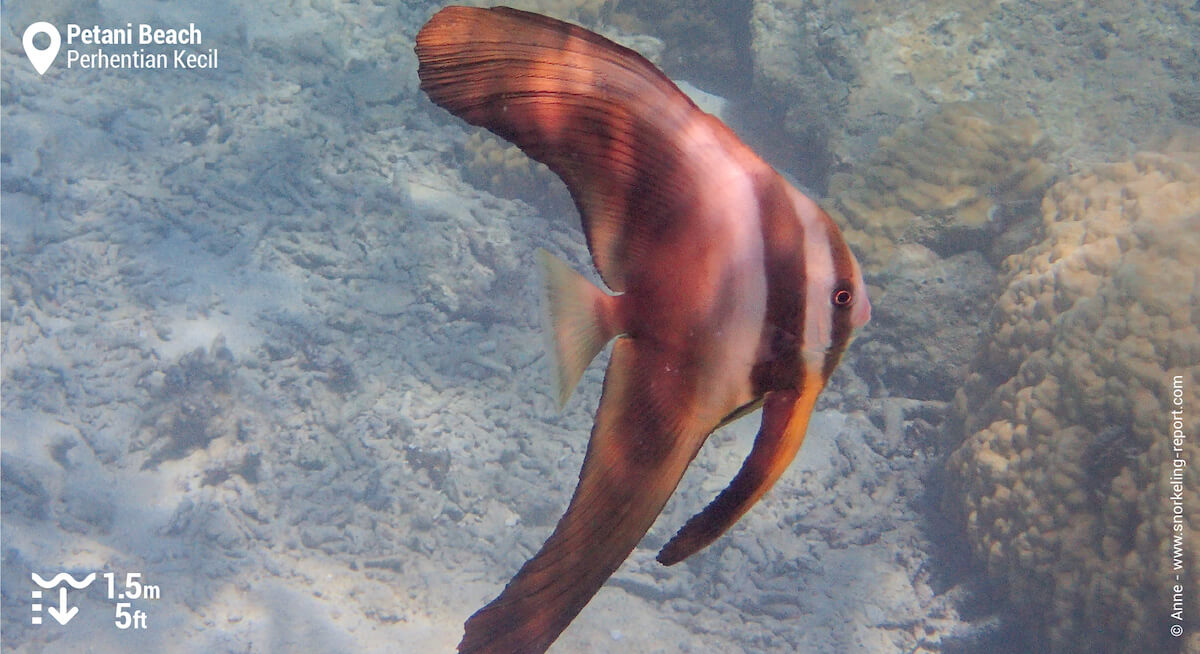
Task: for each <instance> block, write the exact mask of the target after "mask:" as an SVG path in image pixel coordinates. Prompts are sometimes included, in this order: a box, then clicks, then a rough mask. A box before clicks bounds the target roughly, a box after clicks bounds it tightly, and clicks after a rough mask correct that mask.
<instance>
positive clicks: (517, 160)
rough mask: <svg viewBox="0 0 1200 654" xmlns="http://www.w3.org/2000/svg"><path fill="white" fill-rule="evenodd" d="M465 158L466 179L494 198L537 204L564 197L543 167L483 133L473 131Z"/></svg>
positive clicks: (548, 170)
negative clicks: (494, 196) (555, 195)
mask: <svg viewBox="0 0 1200 654" xmlns="http://www.w3.org/2000/svg"><path fill="white" fill-rule="evenodd" d="M463 158H464V159H465V161H464V162H463V173H462V175H463V179H464V180H466V181H467V182H470V183H471V184H473V185H475V186H476V187H478V188H481V189H483V190H485V191H488V192H489V193H492V194H494V195H498V196H500V197H506V198H510V199H515V200H525V201H528V202H536V201H539V200H541V199H544V198H546V197H548V196H551V195H553V194H555V193H557V194H565V191H562V190H560V189H561V183H560V182H558V178H557V177H555V176H554V173H552V172H550V169H549V168H547V167H546V166H545V165H544V164H540V163H538V162H536V161H534V160H533V159H530V158H529V157H527V156H525V153H524V152H521V150H520V148H518V147H517V146H515V145H511V144H508V143H505V142H504V141H502V140H500V139H499V138H497V137H495V136H492V135H491V134H489V133H487V132H485V131H483V130H473V131H472V132H471V135H470V136H468V137H467V142H466V147H465V151H464V153H463ZM552 190H553V191H554V192H552Z"/></svg>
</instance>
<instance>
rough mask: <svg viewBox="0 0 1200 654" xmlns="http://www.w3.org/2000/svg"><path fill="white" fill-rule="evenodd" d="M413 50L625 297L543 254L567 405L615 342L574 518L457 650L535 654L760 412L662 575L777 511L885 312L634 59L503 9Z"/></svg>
mask: <svg viewBox="0 0 1200 654" xmlns="http://www.w3.org/2000/svg"><path fill="white" fill-rule="evenodd" d="M416 52H417V58H418V59H419V61H420V67H419V70H418V73H419V76H420V78H421V89H422V90H424V91H425V93H427V94H428V95H429V97H430V99H432V100H433V102H435V103H436V104H438V105H440V106H442V107H443V108H445V109H447V110H448V111H450V112H451V113H453V114H455V115H456V116H459V117H460V118H462V119H464V120H466V121H467V122H469V123H471V124H474V125H479V126H482V127H486V128H487V129H489V130H491V131H492V132H494V133H495V134H497V135H499V136H501V137H503V138H505V139H507V140H509V141H511V142H513V143H515V144H516V145H517V146H518V147H520V148H521V149H522V150H524V151H525V153H526V154H528V155H529V156H530V157H532V158H534V159H536V160H538V161H541V162H543V163H545V164H546V165H547V166H549V167H550V169H551V170H553V171H554V172H555V173H557V174H558V176H559V177H561V178H562V179H563V181H564V182H566V184H567V188H568V189H569V191H570V193H571V197H572V198H573V199H574V201H575V205H576V207H577V208H578V209H579V213H580V214H581V216H582V219H583V227H584V232H585V234H586V237H587V243H588V248H589V250H590V251H591V254H592V260H593V262H594V263H595V265H596V268H597V270H598V271H599V273H600V277H601V279H603V281H604V283H605V284H606V285H607V286H608V287H609V288H610V289H612V290H613V291H615V292H616V293H618V294H617V295H610V294H608V293H606V292H604V291H602V290H600V289H599V288H596V287H595V286H594V285H593V284H591V283H590V282H588V281H586V280H585V279H584V278H583V277H582V276H580V275H579V274H578V273H575V272H573V271H571V270H570V269H569V268H568V267H567V266H566V264H564V263H562V262H559V261H557V260H555V259H553V257H550V256H549V255H548V254H543V255H542V261H543V265H544V267H545V268H546V279H547V287H548V290H549V291H550V293H549V295H550V300H551V308H550V314H551V322H552V325H553V330H554V339H555V343H556V347H555V349H556V354H557V355H558V358H559V361H558V381H559V384H560V386H559V399H560V401H561V400H564V399H565V398H566V396H567V394H569V392H570V390H571V387H572V386H573V385H574V384H575V382H576V381H578V379H579V376H580V374H581V373H582V371H583V369H584V368H585V367H586V366H587V365H588V363H589V362H590V361H591V359H592V357H594V356H595V355H596V354H597V353H598V352H599V351H600V350H601V349H602V348H603V347H604V346H605V345H606V344H607V343H608V342H609V341H611V340H613V339H614V338H615V339H616V340H615V343H614V345H613V349H612V358H611V360H610V361H609V364H608V370H607V372H606V373H605V378H604V390H603V395H602V397H601V399H600V407H599V409H598V410H597V412H596V421H595V425H594V426H593V427H592V435H591V440H590V441H589V442H588V448H587V455H586V456H585V458H584V462H583V470H582V471H581V472H580V475H579V485H578V486H577V487H576V489H575V494H574V496H573V497H572V498H571V503H570V506H569V507H568V508H567V512H566V514H564V515H563V517H562V519H561V520H559V522H558V526H557V527H556V528H555V529H554V533H553V534H552V535H551V536H550V538H549V540H547V541H546V543H545V544H544V545H543V546H542V549H541V550H540V551H539V552H538V553H537V554H536V555H534V557H533V558H531V559H530V560H529V561H528V562H526V563H525V565H524V566H523V567H522V568H521V570H520V571H519V572H518V573H517V575H516V576H515V577H513V579H512V580H511V581H510V582H509V583H508V585H507V586H506V587H505V589H504V591H503V592H502V593H500V596H499V597H497V598H496V599H495V600H493V601H492V602H491V603H490V604H488V605H487V606H485V607H483V608H482V609H480V610H479V611H478V612H477V613H475V614H474V615H473V616H471V617H470V619H468V620H467V622H466V634H465V635H464V636H463V639H462V642H461V643H460V644H459V646H458V649H459V651H460V652H495V653H499V652H542V651H545V650H546V649H547V648H548V647H549V646H550V644H551V643H552V642H554V640H555V638H557V637H558V635H559V634H560V633H562V631H563V629H565V628H566V627H567V625H568V624H569V623H570V622H571V620H572V619H574V618H575V616H576V615H577V614H578V613H579V611H580V610H582V609H583V607H584V605H586V604H587V603H588V601H589V600H591V598H592V596H593V595H595V594H596V592H597V591H598V590H599V589H600V587H601V586H602V585H604V582H605V581H606V580H607V579H608V578H609V577H610V576H611V575H612V574H613V572H615V571H616V569H617V568H618V567H619V566H620V565H621V562H622V561H624V560H625V558H626V557H627V556H628V555H629V553H630V552H631V551H632V550H633V548H634V546H636V545H637V543H638V541H640V540H641V538H642V536H643V535H645V533H646V531H647V530H648V529H649V528H650V525H651V524H652V523H653V522H654V519H655V518H656V517H657V516H658V514H659V512H660V511H661V510H662V507H663V505H664V504H665V503H666V501H667V498H668V497H669V496H670V495H671V493H672V492H673V491H674V490H675V486H676V485H677V484H678V483H679V479H680V477H682V476H683V472H684V469H685V468H687V466H688V464H689V463H690V462H691V461H692V458H693V457H695V455H696V452H697V450H699V448H700V446H701V444H703V443H704V441H705V439H706V438H708V435H709V434H710V433H712V432H713V430H714V429H716V428H717V427H719V426H721V425H723V424H725V423H726V422H728V421H730V420H732V419H734V418H736V417H739V416H741V415H742V414H744V413H747V412H749V411H750V410H752V409H754V408H757V407H758V406H759V405H761V406H762V408H763V420H762V427H761V428H760V430H759V433H758V437H757V438H756V440H755V442H754V447H753V449H752V451H751V452H750V455H749V457H748V458H747V459H746V461H745V463H743V465H742V468H741V471H740V472H738V474H737V476H736V477H734V479H733V482H732V483H731V484H730V485H729V487H728V488H726V489H725V490H724V491H723V492H721V493H720V495H718V497H717V498H716V500H714V501H713V502H712V503H711V504H709V505H708V506H707V507H706V508H705V509H704V510H703V511H701V512H700V513H699V514H697V515H696V516H695V517H693V518H692V519H691V520H689V521H688V523H687V524H686V525H685V526H684V527H683V529H681V530H680V531H679V533H678V534H677V535H676V536H675V537H674V538H673V539H671V541H670V542H668V543H667V544H666V546H665V547H663V549H662V551H661V552H660V553H659V555H658V560H659V561H661V562H662V563H664V564H667V565H671V564H674V563H677V562H679V561H682V560H683V559H685V558H687V557H688V556H689V555H691V554H692V553H694V552H696V551H697V550H699V549H701V548H703V547H705V546H706V545H708V544H709V543H711V542H712V541H713V540H715V539H716V538H717V537H718V536H720V535H721V534H722V533H723V532H724V531H725V530H726V529H728V528H729V527H730V526H731V525H732V524H733V523H734V522H736V521H737V519H738V518H740V517H741V516H742V514H744V513H745V512H746V511H747V509H749V508H750V506H751V505H753V504H754V502H756V501H757V500H758V499H759V498H760V497H762V495H763V493H765V492H766V491H767V489H769V488H770V487H771V485H772V484H774V482H775V481H776V480H777V479H778V478H779V476H780V474H782V473H783V471H784V469H786V468H787V466H788V464H789V463H791V461H792V458H793V457H794V456H795V454H796V451H797V450H798V449H799V447H800V444H801V442H802V441H803V440H804V434H805V430H806V428H807V426H808V418H809V415H810V414H811V413H812V410H813V405H814V404H815V402H816V398H817V394H818V393H820V391H821V389H822V388H823V387H824V386H825V382H826V380H828V378H829V375H830V374H831V373H832V372H833V369H834V367H835V366H836V365H837V363H838V360H839V359H840V357H841V355H842V352H843V350H844V349H845V348H846V345H847V343H848V342H849V340H850V337H851V333H852V331H853V330H854V329H855V328H857V327H861V326H862V325H863V324H865V323H866V322H867V320H868V319H869V318H870V312H871V309H870V303H869V302H868V300H867V294H866V291H865V288H864V286H863V281H862V275H861V273H860V271H859V266H858V263H857V262H856V261H855V259H854V256H853V255H852V254H851V253H850V250H849V249H848V248H847V247H846V244H845V242H844V240H843V239H842V236H841V233H840V232H839V231H838V229H837V227H836V226H835V225H834V223H833V222H832V221H831V220H830V219H829V216H828V215H827V214H826V213H825V212H824V211H822V210H821V209H820V208H819V207H818V206H817V205H816V204H815V203H813V201H812V200H810V199H809V198H808V197H806V196H805V195H803V194H802V193H800V192H799V191H797V190H796V189H795V188H793V187H792V186H791V185H790V184H788V183H787V182H786V181H785V180H784V179H783V178H782V177H781V176H780V175H779V174H778V173H776V172H775V170H773V169H772V168H771V167H770V166H769V165H768V164H766V163H765V162H764V161H763V160H762V159H760V158H759V157H758V156H757V155H756V154H755V153H754V152H752V151H751V150H750V149H749V148H748V147H746V146H745V145H744V144H743V143H742V142H741V141H740V140H738V138H737V136H736V135H734V133H733V132H732V131H730V129H729V128H728V127H726V126H725V125H724V124H723V123H721V121H719V120H717V119H716V118H714V117H713V116H710V115H708V114H706V113H704V112H702V111H701V110H700V109H698V108H697V107H696V105H695V104H693V103H692V101H691V100H689V99H688V97H687V96H686V95H684V94H683V93H682V92H681V91H680V90H679V89H678V88H677V87H676V86H675V85H674V84H673V83H672V82H671V81H670V80H669V79H668V78H667V77H666V76H665V75H664V74H663V73H662V72H660V71H659V70H658V69H657V68H655V67H654V65H653V64H651V63H650V62H649V61H647V60H646V59H644V58H642V57H641V56H640V55H638V54H637V53H636V52H634V51H632V50H630V49H628V48H624V47H622V46H619V45H617V44H615V43H612V42H611V41H608V40H607V39H605V38H603V37H601V36H599V35H597V34H594V33H592V32H589V31H587V30H585V29H583V28H580V27H577V26H574V25H570V24H568V23H563V22H560V21H557V20H554V19H551V18H547V17H545V16H540V15H537V14H532V13H528V12H524V11H518V10H515V9H509V8H504V7H499V8H493V9H480V8H470V7H447V8H445V9H443V10H441V11H439V12H438V13H437V14H436V15H434V16H433V18H431V19H430V20H429V22H428V23H427V24H426V25H425V26H424V27H423V28H422V29H421V31H420V33H419V34H417V45H416Z"/></svg>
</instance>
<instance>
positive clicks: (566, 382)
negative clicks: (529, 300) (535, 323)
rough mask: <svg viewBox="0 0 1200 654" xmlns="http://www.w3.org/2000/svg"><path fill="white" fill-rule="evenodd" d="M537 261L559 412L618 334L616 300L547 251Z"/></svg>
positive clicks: (540, 250) (539, 254)
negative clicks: (584, 373) (591, 364)
mask: <svg viewBox="0 0 1200 654" xmlns="http://www.w3.org/2000/svg"><path fill="white" fill-rule="evenodd" d="M538 261H539V262H541V264H542V275H543V277H542V278H543V280H544V282H545V286H546V317H547V320H546V322H547V323H548V324H547V326H546V327H547V329H546V330H545V333H546V334H547V335H549V336H550V338H551V344H550V346H551V349H552V350H553V351H554V381H555V389H556V390H557V393H558V394H557V399H558V407H559V408H560V409H561V408H562V407H563V405H565V404H566V403H567V398H569V397H571V392H572V391H574V390H575V386H576V384H578V383H579V378H580V377H582V376H583V371H584V370H585V369H587V367H588V364H589V363H591V362H592V359H595V358H596V355H597V354H599V353H600V350H603V349H604V346H605V345H606V344H608V342H609V341H611V340H612V339H613V337H614V336H616V335H617V333H618V328H617V325H616V316H615V315H614V314H615V309H616V298H614V297H613V296H611V295H609V294H607V293H605V292H604V291H602V290H600V289H599V288H597V287H596V285H595V284H593V283H591V282H590V281H588V280H587V278H586V277H584V276H583V275H581V274H579V273H577V272H575V271H574V270H572V269H571V267H570V266H568V265H567V263H566V262H565V261H563V260H562V259H559V258H558V257H556V256H554V255H553V254H550V253H549V252H547V251H546V250H542V249H539V250H538Z"/></svg>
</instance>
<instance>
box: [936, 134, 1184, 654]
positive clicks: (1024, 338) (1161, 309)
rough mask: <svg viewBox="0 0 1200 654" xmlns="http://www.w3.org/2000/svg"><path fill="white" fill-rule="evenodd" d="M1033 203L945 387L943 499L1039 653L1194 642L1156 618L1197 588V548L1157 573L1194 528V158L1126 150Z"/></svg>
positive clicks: (1164, 617)
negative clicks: (956, 439) (1035, 236)
mask: <svg viewBox="0 0 1200 654" xmlns="http://www.w3.org/2000/svg"><path fill="white" fill-rule="evenodd" d="M1042 212H1043V228H1044V240H1042V241H1041V242H1040V243H1038V244H1037V245H1035V246H1033V247H1032V248H1030V249H1029V250H1028V251H1026V252H1024V253H1022V254H1018V255H1014V256H1013V257H1010V258H1009V259H1008V260H1007V262H1006V268H1007V273H1008V276H1009V280H1008V282H1007V287H1006V289H1005V290H1004V292H1003V293H1002V295H1001V297H1000V299H999V301H998V302H997V304H996V306H995V308H994V310H993V313H992V317H991V325H990V329H989V336H988V338H987V340H986V341H985V344H984V347H983V348H982V349H981V352H980V354H979V357H978V359H977V361H976V364H975V370H976V372H974V373H972V374H971V375H970V377H969V378H968V380H967V384H966V385H965V387H964V389H963V390H962V391H961V392H960V393H959V394H958V396H957V398H956V408H955V413H956V418H957V420H958V421H959V423H960V424H961V427H962V429H963V433H965V434H966V439H965V441H964V442H963V443H962V444H961V446H960V447H959V448H958V449H957V450H956V451H955V452H954V453H953V454H952V455H951V457H950V458H949V460H948V463H947V468H948V469H947V472H948V475H949V482H950V485H949V492H948V493H947V495H946V503H947V505H948V506H947V508H948V509H949V510H950V511H951V512H952V513H953V514H954V515H955V516H956V517H957V518H958V520H960V524H961V525H962V526H963V527H964V528H965V530H966V534H967V538H968V541H969V543H970V545H971V547H972V549H973V551H974V554H975V555H976V556H977V557H978V558H979V559H980V560H982V561H984V562H985V563H986V566H987V571H988V573H989V574H990V576H992V577H993V578H994V579H996V580H998V581H999V582H1000V583H1001V584H1002V585H1003V586H1004V587H1006V588H1007V592H1008V595H1009V597H1010V599H1011V600H1012V602H1013V605H1014V606H1015V607H1017V609H1018V611H1020V612H1021V613H1022V614H1023V616H1024V617H1025V618H1026V619H1027V620H1028V621H1029V622H1030V623H1031V624H1033V625H1035V626H1037V627H1039V628H1040V629H1041V630H1042V636H1043V637H1044V638H1045V641H1046V642H1047V643H1048V645H1049V651H1156V652H1166V651H1175V650H1174V648H1176V647H1182V648H1183V649H1184V650H1185V651H1197V648H1198V647H1200V640H1198V639H1197V636H1195V635H1188V634H1185V635H1184V639H1185V640H1184V641H1180V640H1177V639H1175V638H1172V637H1171V636H1170V635H1169V634H1168V627H1169V626H1170V624H1171V623H1170V622H1169V616H1170V613H1171V611H1172V608H1171V602H1172V586H1173V584H1175V583H1182V584H1183V586H1184V588H1188V589H1195V588H1197V587H1200V573H1198V570H1200V555H1198V552H1200V550H1196V549H1195V548H1190V549H1189V548H1184V549H1183V550H1182V553H1181V556H1182V558H1181V559H1180V560H1179V563H1180V564H1181V565H1182V568H1180V569H1178V570H1177V572H1179V573H1180V575H1181V576H1180V581H1179V582H1177V581H1176V580H1175V574H1176V572H1171V570H1172V566H1173V563H1172V561H1173V556H1174V555H1173V553H1172V538H1173V537H1174V536H1176V535H1183V536H1184V537H1185V538H1186V537H1187V536H1188V535H1189V534H1190V533H1191V531H1190V528H1191V526H1193V525H1196V524H1200V492H1198V491H1197V489H1200V473H1198V472H1197V470H1196V468H1195V467H1194V466H1195V465H1197V462H1200V446H1198V445H1197V443H1196V441H1195V440H1194V435H1195V434H1196V428H1197V426H1198V423H1197V421H1196V419H1195V415H1196V410H1197V408H1196V406H1194V405H1193V406H1187V405H1188V403H1189V402H1191V403H1194V402H1195V398H1196V397H1197V394H1196V389H1197V388H1200V327H1198V325H1200V279H1198V276H1197V275H1198V271H1200V171H1198V169H1196V168H1194V167H1192V166H1191V165H1189V164H1188V163H1187V158H1186V157H1184V156H1168V155H1162V154H1139V155H1137V156H1136V158H1134V159H1133V160H1132V161H1129V162H1125V163H1120V164H1115V165H1103V166H1098V167H1096V168H1095V169H1094V170H1093V171H1091V172H1088V173H1084V174H1078V175H1075V176H1073V177H1071V178H1069V179H1066V180H1064V181H1062V182H1060V183H1058V184H1057V185H1055V186H1054V187H1053V188H1052V189H1051V190H1050V191H1049V192H1048V193H1047V195H1046V198H1045V200H1044V202H1043V204H1042ZM1180 409H1182V410H1183V413H1182V414H1177V416H1178V417H1180V418H1181V421H1180V423H1179V424H1178V425H1177V426H1173V421H1172V413H1171V411H1172V410H1180ZM1177 427H1178V428H1179V429H1180V434H1182V435H1186V436H1185V437H1183V438H1173V437H1172V433H1173V430H1174V429H1176V428H1177ZM1180 460H1184V461H1186V462H1187V463H1186V464H1182V463H1178V461H1180ZM1172 498H1174V499H1172ZM1187 639H1190V640H1187ZM1185 641H1186V642H1185Z"/></svg>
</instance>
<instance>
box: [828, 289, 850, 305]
mask: <svg viewBox="0 0 1200 654" xmlns="http://www.w3.org/2000/svg"><path fill="white" fill-rule="evenodd" d="M852 301H854V294H852V293H851V292H850V291H847V290H846V289H844V288H839V289H838V290H836V291H834V292H833V306H835V307H846V306H850V303H851V302H852Z"/></svg>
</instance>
